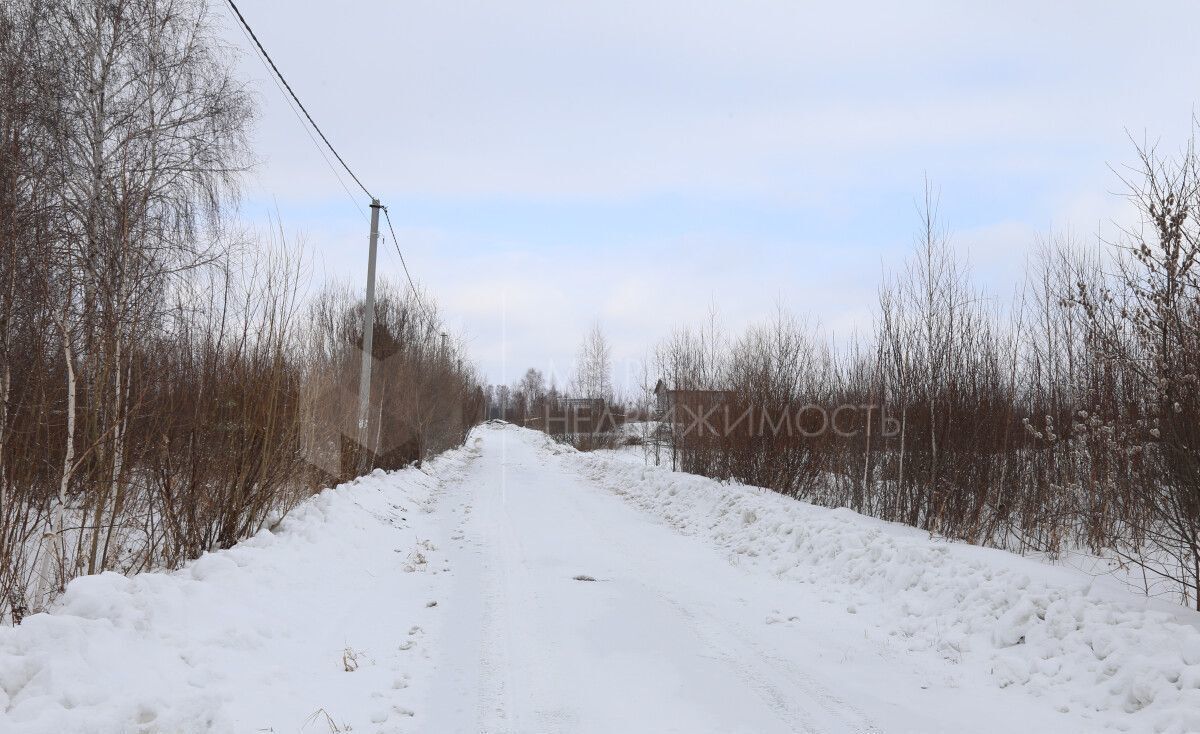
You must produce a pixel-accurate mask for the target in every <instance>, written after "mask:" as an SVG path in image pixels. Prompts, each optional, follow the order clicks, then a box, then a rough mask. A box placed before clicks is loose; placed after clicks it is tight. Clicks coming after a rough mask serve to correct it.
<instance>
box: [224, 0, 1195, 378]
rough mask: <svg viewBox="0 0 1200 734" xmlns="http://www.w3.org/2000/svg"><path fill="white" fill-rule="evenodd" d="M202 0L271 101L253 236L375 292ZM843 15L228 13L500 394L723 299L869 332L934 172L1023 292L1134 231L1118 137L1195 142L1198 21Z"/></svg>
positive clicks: (1178, 7)
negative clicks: (288, 240)
mask: <svg viewBox="0 0 1200 734" xmlns="http://www.w3.org/2000/svg"><path fill="white" fill-rule="evenodd" d="M211 1H212V2H213V9H214V12H215V14H216V16H217V17H218V18H219V20H220V22H221V23H222V24H223V26H224V34H225V36H226V37H227V38H228V39H229V40H230V42H231V43H232V44H235V45H236V46H237V47H238V48H240V49H242V50H243V54H242V58H241V59H240V60H239V61H238V64H239V67H240V69H241V70H242V72H243V73H244V74H245V76H246V77H247V78H248V79H250V80H251V82H252V84H253V86H254V88H255V90H256V92H257V94H258V96H259V99H260V105H261V116H260V119H259V122H258V127H257V132H256V149H257V151H258V154H259V155H260V157H261V163H260V165H259V166H258V168H257V169H256V171H255V172H254V174H253V177H252V180H251V181H250V182H249V185H248V187H247V192H246V193H247V198H246V200H245V204H244V213H245V215H246V217H247V218H249V219H251V220H255V221H262V220H265V219H266V217H268V216H269V215H271V214H273V213H274V212H275V211H278V212H279V213H280V214H281V216H282V219H283V226H284V228H285V230H286V231H288V232H289V233H291V234H293V235H302V236H303V237H304V239H305V241H306V242H307V243H308V245H309V246H310V248H311V250H312V252H313V256H314V258H315V261H316V271H317V272H316V275H315V276H314V277H316V278H318V279H321V278H330V279H334V280H342V281H349V282H351V283H353V284H354V285H355V286H356V287H361V284H362V282H363V279H364V278H365V272H366V252H367V230H368V228H367V223H366V220H365V218H364V216H363V214H362V213H361V212H360V211H359V210H358V209H357V208H356V207H355V205H354V203H353V202H352V201H351V200H350V197H348V196H347V194H346V192H345V191H344V190H343V189H342V188H341V185H340V184H339V181H338V179H337V178H335V177H334V175H333V173H331V171H330V169H329V167H328V166H327V165H326V163H325V161H324V160H323V159H322V158H321V156H320V154H319V153H318V152H317V150H316V148H315V147H314V146H313V144H312V143H311V142H310V141H309V139H308V137H307V135H306V133H305V131H304V128H303V127H302V126H301V125H300V124H299V123H298V122H297V120H296V118H295V117H294V116H293V113H292V112H291V111H290V109H289V108H288V106H287V104H286V103H285V101H284V97H283V96H282V95H281V93H280V92H279V90H278V89H277V88H276V87H275V86H274V85H273V83H272V82H271V80H270V77H269V76H268V75H267V72H266V71H265V69H264V67H263V66H262V64H261V63H260V61H259V60H258V59H257V57H255V56H254V55H253V54H252V53H251V51H250V47H249V45H248V43H247V41H246V39H245V38H244V37H243V36H242V35H241V34H239V33H238V32H237V30H236V26H235V25H234V24H233V23H232V22H231V20H230V15H229V12H228V9H227V8H226V7H225V6H224V4H223V3H221V2H217V1H216V0H211ZM833 5H834V4H830V3H822V4H821V5H820V6H818V5H816V4H813V3H805V2H801V1H800V0H780V1H775V0H769V1H768V0H738V1H737V2H734V1H732V0H730V1H729V2H696V1H695V0H689V1H687V2H683V1H677V0H655V1H654V2H646V1H645V0H639V1H637V2H626V1H625V0H606V1H605V2H587V3H584V2H541V3H535V2H523V1H522V0H509V1H508V2H503V3H501V2H491V3H484V2H453V1H449V0H437V1H435V2H413V1H411V0H410V1H407V2H404V1H402V2H382V1H380V2H354V1H347V2H343V3H329V2H297V1H296V0H290V1H288V2H284V1H282V0H240V2H239V6H240V7H241V9H242V11H243V13H244V14H245V15H246V17H247V20H248V21H249V22H250V23H251V25H252V26H253V27H254V28H255V31H256V32H257V33H258V35H259V38H260V40H262V42H263V43H264V44H265V45H266V47H267V49H268V51H269V52H270V53H271V54H272V56H273V57H274V58H275V61H276V62H277V63H278V64H279V66H280V68H281V69H282V70H283V72H284V74H285V75H286V76H287V77H288V79H289V81H290V82H291V83H292V85H293V87H294V88H295V90H296V91H297V93H298V94H299V95H300V97H301V99H302V100H303V101H304V103H305V105H306V106H307V107H308V108H309V110H310V112H312V114H313V116H314V117H315V118H316V119H317V121H318V123H319V124H320V125H321V126H322V127H323V128H324V129H325V132H326V133H327V134H328V135H329V136H330V138H331V139H332V140H333V142H334V145H335V146H337V147H338V148H339V150H340V152H341V153H342V154H343V156H344V157H345V158H346V159H347V161H348V162H349V163H350V165H351V166H352V167H353V168H354V169H355V170H356V172H357V173H358V174H359V175H360V177H361V178H362V179H363V181H364V182H365V183H366V185H367V186H368V187H369V188H371V189H372V191H373V192H374V193H375V194H376V195H377V196H379V197H380V198H381V199H382V200H383V202H384V203H385V204H386V205H388V207H389V209H390V211H391V213H392V218H393V220H394V221H395V223H396V225H397V227H398V234H399V240H400V241H399V244H400V247H401V248H402V249H403V250H404V252H405V256H406V258H407V259H408V262H409V265H410V267H411V269H412V271H413V275H414V277H415V278H417V280H419V281H420V283H421V284H423V285H424V286H425V287H427V288H428V289H429V291H430V292H431V293H433V294H434V295H435V296H436V299H437V301H438V302H439V304H440V305H441V306H442V308H443V310H444V312H445V313H446V315H447V318H448V321H449V322H450V324H451V325H452V327H453V328H454V329H456V330H458V331H460V332H461V333H462V335H463V336H464V337H465V338H466V340H467V344H468V348H469V351H470V353H471V354H472V355H473V357H474V359H475V360H476V361H477V363H478V364H479V366H480V367H481V368H482V370H483V371H484V372H485V374H486V375H487V376H488V378H489V379H490V381H493V382H500V381H503V382H512V381H513V380H515V379H516V378H517V377H519V375H520V373H521V372H523V371H524V369H525V368H526V367H528V366H537V367H540V368H543V369H549V368H556V369H560V370H562V369H566V367H568V366H569V363H570V360H571V358H572V357H573V355H574V353H575V350H576V348H577V345H578V343H579V341H580V339H581V338H582V336H583V333H584V332H585V331H586V329H587V328H588V327H589V325H590V324H591V323H592V322H593V321H595V320H599V322H600V323H601V324H602V325H603V328H604V330H605V331H606V333H607V334H608V335H609V337H610V339H611V341H612V343H613V347H614V356H615V357H616V358H617V359H618V362H619V363H621V364H623V363H624V361H625V360H631V359H636V358H638V357H640V356H642V355H643V354H644V353H645V352H646V350H647V349H650V348H652V347H653V345H654V343H655V342H656V341H657V340H658V339H660V338H661V337H663V336H665V335H666V334H667V333H668V332H669V331H670V330H671V328H672V327H673V326H675V325H677V324H686V323H694V322H699V321H701V320H702V319H704V318H705V317H706V314H707V312H708V310H709V306H710V304H713V303H715V304H716V305H717V307H718V309H719V311H720V313H721V316H722V320H723V321H724V322H725V323H726V324H727V325H729V326H730V327H733V328H739V327H741V326H743V325H745V324H748V323H751V322H754V321H758V320H762V319H764V318H767V317H769V316H770V315H771V313H772V312H773V311H774V309H775V306H776V304H777V303H782V304H784V305H785V306H787V307H788V308H789V309H791V310H792V311H794V312H795V313H797V314H799V315H806V316H810V317H812V318H813V319H816V320H819V321H820V322H821V323H822V324H823V325H824V326H825V327H826V328H827V329H828V330H830V331H832V332H834V333H837V334H848V333H849V331H850V330H851V329H853V328H854V327H855V326H858V327H863V326H866V325H868V324H869V323H870V319H871V313H872V307H873V303H874V300H875V290H876V287H877V285H878V282H879V280H880V274H881V272H883V271H885V270H890V269H894V268H897V267H900V266H901V265H902V263H903V261H904V258H905V256H906V254H907V252H908V251H909V249H910V248H911V245H912V237H913V232H914V231H915V229H916V225H917V217H916V213H915V208H914V204H915V201H916V199H917V198H918V197H919V196H920V193H921V189H922V186H923V180H924V178H925V176H926V175H928V177H929V179H930V180H931V181H932V182H933V183H934V184H935V185H936V186H937V187H938V188H939V189H940V191H941V213H942V218H943V221H944V223H945V224H946V225H947V226H948V228H949V229H950V231H951V233H952V241H953V243H954V246H955V247H956V248H957V249H959V250H961V251H962V252H964V253H969V256H970V259H971V262H972V264H973V266H974V269H975V272H976V274H977V276H978V280H979V281H980V282H981V283H982V284H985V285H986V286H987V287H988V288H989V289H990V290H991V291H992V292H994V293H999V294H1003V295H1005V296H1007V294H1008V293H1009V292H1010V291H1011V289H1012V287H1013V285H1014V284H1015V282H1016V280H1017V279H1018V278H1019V277H1020V271H1021V265H1022V260H1023V258H1024V256H1025V253H1026V252H1027V251H1028V250H1029V249H1030V247H1031V246H1032V245H1033V244H1034V243H1035V242H1036V239H1037V237H1038V236H1039V235H1044V234H1045V233H1047V232H1048V231H1049V230H1051V229H1052V228H1054V229H1058V230H1063V229H1066V228H1068V227H1070V228H1072V229H1073V230H1074V231H1075V232H1076V233H1077V234H1080V235H1081V236H1083V237H1086V238H1094V237H1095V234H1096V232H1097V229H1098V228H1106V227H1108V226H1109V225H1108V223H1109V222H1111V221H1112V220H1113V219H1114V218H1120V217H1122V216H1123V214H1122V212H1123V210H1124V203H1123V201H1122V200H1121V199H1120V198H1119V197H1117V196H1115V195H1114V194H1113V192H1115V191H1118V190H1119V182H1118V181H1117V179H1116V176H1115V174H1114V173H1113V172H1112V170H1111V168H1110V167H1111V166H1120V165H1122V164H1124V163H1128V162H1130V161H1131V160H1132V153H1133V150H1132V146H1131V144H1130V142H1129V139H1128V137H1127V131H1128V132H1129V133H1131V134H1133V135H1135V136H1136V137H1138V138H1139V139H1140V138H1142V137H1143V136H1146V137H1148V138H1150V139H1152V140H1153V139H1161V141H1162V144H1163V146H1164V147H1167V148H1170V149H1176V148H1179V147H1181V146H1182V145H1183V144H1184V143H1185V142H1186V138H1187V135H1188V131H1189V128H1190V121H1191V118H1192V115H1193V111H1194V105H1195V103H1196V101H1197V98H1198V96H1200V44H1197V43H1196V41H1195V39H1196V38H1197V37H1198V35H1200V34H1198V31H1200V27H1198V26H1200V3H1196V2H1193V1H1190V0H1189V1H1181V2H1145V3H1130V2H1097V1H1096V0H1090V1H1087V2H1082V1H1081V2H1045V1H1044V0H1043V1H1042V2H1003V3H1001V2H996V3H961V2H949V1H947V2H941V3H930V2H917V1H914V0H910V1H909V2H904V3H896V2H886V3H885V2H876V3H859V4H853V3H844V4H839V5H840V7H833ZM984 6H986V7H984ZM350 185H351V186H352V184H350ZM357 198H358V205H359V206H361V207H362V209H363V211H365V210H366V204H367V203H368V202H367V201H366V200H365V197H364V196H362V195H361V194H360V195H359V196H358V197H357ZM380 253H381V259H380V272H381V274H382V275H383V276H385V277H389V278H393V279H396V278H399V277H400V270H399V268H400V265H399V261H398V260H397V258H396V256H395V255H394V254H393V251H392V246H391V243H390V242H389V243H387V244H386V245H385V246H383V247H381V249H380ZM619 371H624V370H619ZM618 380H619V381H625V378H624V377H623V376H622V375H621V374H618Z"/></svg>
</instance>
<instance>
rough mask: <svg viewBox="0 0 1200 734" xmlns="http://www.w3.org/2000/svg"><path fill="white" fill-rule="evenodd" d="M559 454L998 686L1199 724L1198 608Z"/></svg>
mask: <svg viewBox="0 0 1200 734" xmlns="http://www.w3.org/2000/svg"><path fill="white" fill-rule="evenodd" d="M564 462H565V463H566V464H568V465H569V466H573V467H575V468H576V469H577V470H581V471H582V472H583V473H584V474H585V475H586V476H588V477H589V478H591V479H592V480H594V481H596V482H598V483H600V484H602V485H603V486H605V487H607V488H608V489H609V490H610V491H612V492H614V493H615V494H617V495H619V496H621V497H623V498H624V499H625V500H627V501H628V502H630V503H632V504H633V505H635V506H637V507H639V508H641V509H642V510H644V511H647V512H649V513H652V514H654V515H657V516H659V517H660V518H662V519H663V520H665V521H666V522H667V523H669V524H670V525H672V526H673V527H675V528H677V529H678V530H680V531H682V532H684V533H687V534H690V535H695V536H700V537H703V538H706V539H708V540H710V541H711V542H713V543H715V544H717V545H718V546H720V547H722V548H724V549H726V550H728V552H729V553H730V556H731V560H732V561H733V562H735V563H738V564H747V565H754V566H759V567H761V568H764V569H767V570H769V571H770V572H772V573H774V574H777V575H779V576H782V577H784V578H787V579H791V580H795V581H796V582H799V583H805V584H813V585H818V586H821V587H824V588H825V589H828V588H829V587H830V586H833V587H835V588H837V589H838V591H839V593H840V594H841V595H842V596H843V597H844V599H845V603H846V611H847V613H855V614H865V615H868V616H869V617H870V618H871V620H872V621H873V622H874V623H875V624H876V625H878V626H879V627H880V628H882V629H884V630H886V631H887V632H888V633H889V634H892V635H894V636H895V637H897V638H899V639H900V640H902V641H903V642H904V644H905V645H906V646H907V647H908V648H909V649H913V650H936V651H937V652H939V653H940V654H942V655H943V656H945V657H947V658H949V659H951V660H953V661H955V662H963V663H967V664H974V665H979V666H984V667H986V669H987V670H988V671H990V673H991V676H992V678H993V680H994V681H995V683H996V685H998V686H1001V687H1007V686H1020V687H1023V688H1024V689H1025V690H1027V691H1028V692H1030V693H1032V694H1034V695H1038V696H1046V697H1050V699H1051V700H1052V701H1053V702H1054V704H1055V706H1056V707H1057V708H1058V709H1059V710H1061V711H1069V710H1075V711H1080V710H1082V711H1087V712H1092V713H1093V714H1094V715H1095V717H1096V720H1097V723H1098V724H1100V723H1102V724H1103V725H1106V726H1113V727H1115V728H1118V729H1132V730H1136V731H1155V732H1197V731H1200V614H1197V613H1195V612H1192V611H1189V610H1187V609H1184V608H1181V607H1176V606H1174V605H1170V604H1167V603H1165V602H1155V601H1152V600H1147V599H1144V598H1141V597H1137V596H1134V595H1133V594H1131V593H1130V592H1129V591H1128V590H1127V589H1125V588H1123V587H1120V586H1119V585H1118V584H1117V583H1116V582H1114V581H1112V580H1111V579H1107V578H1103V577H1101V578H1094V577H1091V576H1087V575H1085V574H1082V573H1080V572H1077V571H1074V570H1072V569H1067V568H1062V567H1056V566H1050V565H1047V564H1044V563H1041V562H1039V561H1036V560H1033V559H1028V558H1022V557H1020V556H1017V555H1014V554H1011V553H1006V552H1003V551H997V550H990V549H984V548H979V547H975V546H969V545H965V544H957V543H948V542H945V541H942V540H938V539H933V538H930V537H929V535H928V534H927V533H923V532H921V531H918V530H914V529H913V528H910V527H907V526H902V525H896V524H892V523H885V522H881V521H878V520H874V519H871V518H867V517H864V516H861V515H858V514H856V513H854V512H851V511H850V510H847V509H835V510H830V509H826V508H822V507H816V506H814V505H810V504H808V503H805V502H800V501H796V500H793V499H790V498H787V497H784V496H782V495H779V494H777V493H775V492H771V491H768V490H765V489H761V488H757V487H748V486H744V485H739V484H736V483H725V482H719V481H716V480H712V479H708V478H704V477H698V476H695V475H690V474H682V473H676V472H671V471H669V470H668V469H667V468H665V467H654V466H645V465H644V464H643V462H642V459H641V456H640V454H635V453H634V452H596V453H591V454H585V453H578V454H575V453H571V454H569V455H568V456H565V457H564Z"/></svg>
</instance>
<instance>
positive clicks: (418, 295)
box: [383, 206, 435, 322]
mask: <svg viewBox="0 0 1200 734" xmlns="http://www.w3.org/2000/svg"><path fill="white" fill-rule="evenodd" d="M383 218H384V219H386V220H387V226H388V232H390V233H391V234H392V246H393V247H395V248H396V254H397V255H399V256H400V267H402V268H404V277H405V278H407V279H408V287H409V288H411V289H412V294H413V298H415V299H416V301H417V305H419V306H420V307H421V308H422V309H423V310H424V311H425V313H426V316H428V317H429V319H430V321H431V322H432V321H434V320H435V319H434V318H433V313H432V310H431V309H430V308H429V306H428V305H427V304H426V303H425V299H423V298H421V293H420V291H418V290H417V286H416V284H415V283H413V279H412V274H410V273H409V272H408V263H407V262H405V261H404V253H403V252H401V251H400V240H399V239H397V238H396V229H395V227H393V226H392V215H391V214H388V209H387V207H386V206H385V207H383Z"/></svg>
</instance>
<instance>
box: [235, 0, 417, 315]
mask: <svg viewBox="0 0 1200 734" xmlns="http://www.w3.org/2000/svg"><path fill="white" fill-rule="evenodd" d="M226 2H228V3H229V7H230V9H232V10H233V12H234V14H235V15H236V16H237V18H238V21H239V22H240V23H241V25H242V28H243V29H244V31H245V33H247V34H249V37H250V40H251V41H253V42H254V45H255V46H256V47H258V50H259V53H261V54H262V59H263V60H265V62H266V63H267V64H269V65H270V69H271V71H272V72H274V78H273V79H272V81H275V85H276V86H277V87H278V86H279V85H280V83H282V84H283V87H282V88H281V89H280V91H283V90H286V91H287V94H288V95H289V96H290V97H291V99H292V100H293V101H295V103H296V107H299V108H300V111H301V112H303V113H304V117H305V118H307V119H308V122H309V124H311V125H312V129H313V130H315V131H316V132H317V135H319V136H321V140H323V141H324V142H325V146H326V147H327V148H329V152H331V153H333V156H334V157H335V158H337V161H338V163H340V164H342V168H344V169H346V173H348V174H350V178H352V179H354V183H356V184H358V187H359V188H360V189H362V191H363V193H364V194H366V195H367V196H369V197H371V199H372V200H376V199H375V196H374V195H373V194H372V193H371V192H370V191H369V190H367V187H366V186H364V185H363V182H362V181H360V180H359V178H358V176H356V175H355V174H354V171H353V170H352V169H351V168H350V166H349V165H347V164H346V161H345V159H343V158H342V156H341V154H339V153H338V152H337V149H336V148H334V147H333V143H330V142H329V138H328V137H326V136H325V133H324V132H322V131H321V127H320V125H318V124H317V121H316V120H314V119H313V117H312V115H310V114H309V112H308V109H307V108H306V107H305V106H304V103H303V102H301V101H300V97H298V96H297V95H296V92H295V90H293V89H292V85H290V84H288V81H287V79H286V78H285V77H284V76H283V72H281V71H280V70H279V67H278V66H276V65H275V61H274V60H273V59H272V58H271V55H270V54H269V53H267V49H266V48H264V47H263V45H262V42H261V41H259V40H258V36H257V35H255V33H254V29H253V28H251V27H250V24H249V23H248V22H246V18H245V16H243V15H242V11H241V10H240V9H238V6H237V3H235V2H234V0H226ZM285 101H287V98H286V97H285ZM288 107H289V108H290V109H291V110H292V114H294V115H296V119H297V120H299V117H300V116H299V114H297V113H296V109H295V107H292V104H291V101H288ZM301 126H302V127H304V130H305V133H307V134H308V137H309V140H312V142H313V145H316V147H317V150H318V151H319V152H320V153H321V157H322V158H324V159H325V164H326V165H328V166H329V169H330V171H332V172H333V174H334V177H335V178H337V180H338V183H339V184H341V186H342V188H343V189H344V190H345V191H346V194H347V195H348V196H350V199H351V200H352V201H354V205H355V207H357V208H358V210H359V213H361V214H363V216H364V217H365V216H366V212H363V210H362V207H361V206H359V205H358V202H357V200H355V199H354V197H353V195H351V194H350V190H349V189H348V188H347V187H346V184H345V182H344V181H343V180H342V177H341V176H340V175H339V174H338V172H337V170H336V169H335V168H334V167H333V164H332V163H331V162H330V160H329V157H328V156H326V155H325V151H324V150H322V149H321V146H319V145H317V142H316V140H315V139H314V138H313V137H312V133H311V132H309V130H308V127H307V126H305V125H303V121H301ZM380 208H381V209H383V216H384V218H385V219H386V220H387V226H388V231H389V232H390V233H391V235H392V246H393V247H394V248H395V250H396V254H397V255H399V256H400V267H401V268H403V269H404V277H405V279H406V280H407V281H408V287H409V288H410V289H411V290H412V294H413V298H414V299H415V300H416V302H417V305H418V306H420V307H421V308H422V310H424V311H425V312H426V315H427V316H428V317H429V319H430V322H431V323H432V322H433V321H436V319H435V318H434V316H433V313H432V311H431V309H430V308H429V306H428V305H427V304H426V303H425V300H424V299H423V298H422V297H421V293H420V291H418V290H417V286H416V284H415V283H414V282H413V279H412V273H410V272H409V270H408V263H407V262H406V261H405V259H404V253H403V252H402V251H401V250H400V242H399V240H398V239H397V237H396V229H395V227H393V226H392V216H391V214H389V213H388V209H387V207H386V206H382V207H380Z"/></svg>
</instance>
